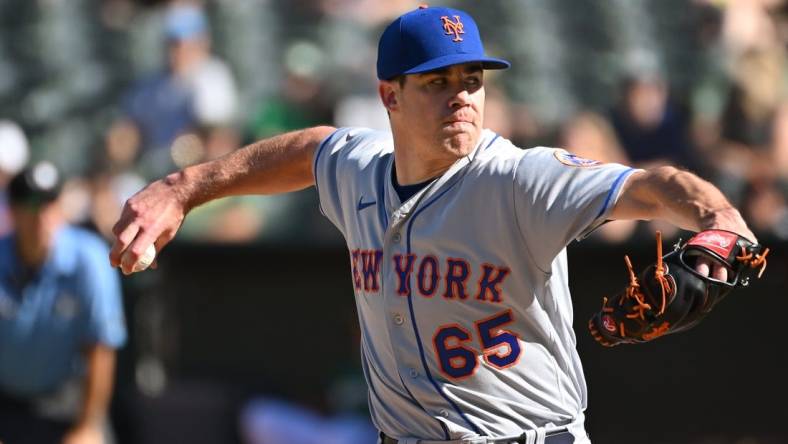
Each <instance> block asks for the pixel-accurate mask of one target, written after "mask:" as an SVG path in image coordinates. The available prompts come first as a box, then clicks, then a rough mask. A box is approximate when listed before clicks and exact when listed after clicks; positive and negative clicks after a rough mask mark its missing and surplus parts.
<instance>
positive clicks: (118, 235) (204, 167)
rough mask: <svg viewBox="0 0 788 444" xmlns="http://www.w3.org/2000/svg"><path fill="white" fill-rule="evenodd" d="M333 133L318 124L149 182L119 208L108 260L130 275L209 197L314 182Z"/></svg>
mask: <svg viewBox="0 0 788 444" xmlns="http://www.w3.org/2000/svg"><path fill="white" fill-rule="evenodd" d="M333 131H334V128H332V127H328V126H321V127H315V128H309V129H305V130H300V131H294V132H291V133H287V134H282V135H279V136H276V137H272V138H270V139H265V140H261V141H259V142H256V143H253V144H251V145H248V146H246V147H244V148H241V149H240V150H237V151H235V152H233V153H230V154H228V155H226V156H224V157H221V158H219V159H216V160H213V161H211V162H206V163H202V164H199V165H195V166H191V167H188V168H185V169H183V170H181V171H178V172H175V173H172V174H170V175H168V176H167V177H164V178H163V179H160V180H157V181H155V182H153V183H151V184H149V185H148V186H147V187H145V188H143V189H142V190H141V191H140V192H138V193H137V194H135V195H134V196H132V197H131V198H130V199H129V200H128V201H127V202H126V204H125V205H124V206H123V211H122V213H121V216H120V219H119V220H118V222H117V223H116V224H115V226H114V227H113V229H112V232H113V234H114V236H115V239H114V242H113V244H112V250H111V251H110V256H109V259H110V263H111V264H112V265H113V266H115V267H117V266H119V267H121V270H122V271H123V272H124V273H131V271H132V268H133V266H134V263H135V262H136V261H137V259H139V257H140V256H141V255H142V254H143V252H144V251H145V249H146V248H147V247H148V246H149V245H151V244H154V245H155V246H156V251H161V249H162V248H164V246H165V245H167V243H169V242H170V241H171V240H172V238H173V237H175V233H176V232H177V231H178V229H179V228H180V226H181V224H182V223H183V219H184V218H185V217H186V215H187V214H188V213H189V211H191V209H192V208H195V207H197V206H199V205H202V204H204V203H206V202H208V201H211V200H214V199H219V198H222V197H226V196H234V195H241V194H276V193H284V192H288V191H296V190H301V189H304V188H306V187H308V186H311V185H313V184H314V180H315V179H314V176H313V172H312V159H313V157H314V153H315V150H316V149H317V147H318V146H319V145H320V142H322V141H323V139H325V138H326V137H328V136H329V135H330V134H331V133H332V132H333ZM126 251H128V253H127V254H124V252H126Z"/></svg>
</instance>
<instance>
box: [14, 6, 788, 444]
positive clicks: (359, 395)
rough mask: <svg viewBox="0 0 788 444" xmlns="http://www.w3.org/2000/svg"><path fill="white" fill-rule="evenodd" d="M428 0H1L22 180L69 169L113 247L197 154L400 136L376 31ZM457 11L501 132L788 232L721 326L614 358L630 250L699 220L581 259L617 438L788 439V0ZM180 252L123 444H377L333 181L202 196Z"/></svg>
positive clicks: (126, 394)
mask: <svg viewBox="0 0 788 444" xmlns="http://www.w3.org/2000/svg"><path fill="white" fill-rule="evenodd" d="M418 3H419V2H414V1H409V0H408V1H406V0H386V1H383V0H290V1H287V0H214V1H205V2H202V3H197V2H165V1H156V0H147V1H143V0H138V1H131V0H0V119H3V121H2V122H0V186H3V185H4V180H5V178H7V177H8V175H9V174H10V173H11V172H12V171H13V170H14V169H16V168H18V166H19V165H20V164H21V163H22V162H24V161H25V160H27V161H35V160H41V159H47V160H51V161H53V162H55V163H56V164H57V165H58V166H59V167H60V168H61V169H62V170H63V171H65V172H66V174H67V176H68V177H69V180H68V183H67V186H66V193H65V196H64V198H65V200H66V203H67V208H68V213H69V218H70V220H71V221H72V222H73V223H75V224H79V225H82V226H86V227H90V228H92V229H94V230H96V231H97V232H99V233H102V234H103V235H104V236H105V237H106V236H108V233H109V229H110V228H111V226H112V224H113V223H114V221H115V219H116V217H117V215H118V214H119V211H120V207H121V205H122V203H123V202H124V201H125V199H126V198H128V197H129V196H130V195H131V194H133V193H134V192H135V191H136V190H138V189H139V188H140V187H142V186H143V185H144V184H145V183H146V182H147V181H149V180H151V179H154V178H157V177H160V176H161V175H163V174H165V173H167V172H168V171H171V170H173V169H175V168H177V167H182V166H186V165H190V164H193V163H196V162H201V161H204V160H208V159H211V158H215V157H217V156H220V155H222V154H224V153H227V152H230V151H232V150H234V149H237V148H238V147H240V146H242V145H244V144H246V143H249V142H252V141H254V140H256V139H258V138H261V137H265V136H269V135H273V134H277V133H279V132H282V131H286V130H290V129H296V128H300V127H303V126H308V125H312V124H318V123H330V124H334V125H338V126H339V125H361V126H372V127H380V128H385V127H386V125H387V122H386V117H385V112H384V111H383V109H382V107H380V106H379V105H378V103H377V97H376V88H375V85H376V79H375V70H374V63H375V52H376V44H377V38H378V36H379V33H380V32H381V30H382V28H383V26H384V25H385V24H386V23H387V22H388V21H389V20H390V19H392V18H393V17H395V16H397V15H399V14H400V13H402V12H404V11H406V10H409V9H412V8H414V7H415V6H416V5H417V4H418ZM442 4H446V5H449V6H456V7H460V8H462V9H465V10H467V11H469V12H470V13H471V14H472V15H474V16H475V17H476V18H477V21H478V22H479V25H480V28H481V30H482V34H483V35H484V37H485V42H486V45H487V51H488V52H489V53H492V54H495V55H500V56H502V57H505V58H508V59H509V60H511V61H512V62H513V67H512V69H510V70H509V71H506V72H502V73H491V74H490V75H489V77H488V92H487V97H488V105H487V106H488V110H487V122H486V123H487V126H489V127H490V128H492V129H494V130H496V131H497V132H498V133H499V134H501V135H503V136H505V137H508V138H510V139H511V140H513V141H514V142H515V143H517V144H518V145H519V146H522V147H530V146H535V145H549V146H562V147H566V148H568V149H570V150H571V151H573V152H575V153H577V154H580V155H584V156H588V157H593V158H597V159H600V160H605V161H620V162H626V163H631V164H634V165H638V166H649V165H658V164H660V163H664V162H670V163H674V164H679V165H681V166H684V167H686V168H689V169H692V170H693V171H695V172H697V173H698V174H700V175H701V176H702V177H705V178H706V179H708V180H710V181H712V182H714V183H715V184H716V185H717V186H719V187H720V188H721V189H722V190H723V191H724V192H725V193H726V194H727V195H728V197H729V198H730V199H731V200H732V201H733V202H734V203H735V204H736V205H737V206H739V207H740V208H741V210H742V212H743V213H744V214H745V217H746V218H747V220H748V221H749V222H750V223H751V225H752V227H753V229H754V231H755V232H756V233H757V234H758V236H759V237H760V239H761V240H762V241H764V242H765V243H766V244H767V245H773V246H774V248H773V250H774V254H773V256H770V259H771V261H770V264H769V268H770V269H769V270H768V271H767V272H766V280H765V281H763V282H758V283H756V284H755V285H753V288H752V289H750V290H749V291H746V292H741V294H737V295H736V296H734V297H732V298H731V299H730V300H728V301H726V303H724V304H722V306H721V307H720V308H719V309H718V310H716V311H715V314H714V315H713V316H711V317H710V318H709V319H708V320H707V321H706V322H705V323H704V325H703V326H702V327H700V328H698V329H696V330H693V331H691V332H688V333H686V334H682V335H678V336H675V337H667V338H664V339H660V341H657V342H655V343H653V344H649V345H648V346H644V347H629V348H626V347H625V348H622V349H614V350H601V347H598V346H596V345H595V344H594V343H593V342H592V341H591V340H590V338H589V336H588V334H587V333H586V331H585V328H584V325H585V319H587V317H588V316H589V315H590V314H591V313H592V311H594V310H595V309H596V307H597V304H598V302H599V300H600V299H601V296H602V295H603V294H606V293H610V292H612V291H616V290H618V289H619V287H621V286H622V285H623V284H624V282H625V279H626V275H625V272H624V266H623V261H621V257H622V255H623V253H624V252H634V254H633V259H635V262H636V263H646V262H647V261H650V260H651V258H650V257H651V254H652V253H651V252H652V251H653V250H652V233H653V231H654V229H655V228H662V229H663V231H666V232H667V233H666V237H667V238H668V240H670V241H671V242H672V241H675V240H676V239H678V238H679V237H681V236H682V235H683V236H684V237H685V238H686V234H682V233H679V232H676V231H675V230H670V229H669V228H667V227H660V226H659V224H645V223H643V224H634V223H613V224H608V225H607V226H605V227H604V228H603V229H602V230H599V232H597V233H596V234H594V236H592V237H591V238H590V239H588V240H586V241H584V242H582V243H579V244H575V245H573V246H572V247H571V248H570V260H571V262H572V266H573V276H572V281H573V284H574V287H573V288H574V295H575V303H576V307H575V313H576V316H577V322H576V324H577V326H578V329H577V333H578V347H579V348H580V351H581V356H582V357H583V359H584V363H585V366H586V372H587V377H588V382H589V388H590V404H589V411H588V422H587V424H588V430H589V431H590V433H591V437H592V438H593V439H594V441H595V442H600V443H665V444H667V443H737V444H745V443H746V444H756V443H760V444H763V443H784V442H788V432H786V431H785V427H784V422H785V419H786V418H788V406H786V403H785V402H784V400H785V399H786V398H788V388H787V387H786V383H785V379H784V375H785V374H786V371H788V363H786V359H785V352H784V348H785V338H786V334H785V329H784V328H782V325H783V323H784V319H783V318H781V317H780V314H782V313H785V312H787V311H788V310H786V308H788V307H786V301H785V297H784V296H785V293H786V292H785V288H786V287H785V279H786V275H787V274H788V273H786V271H788V266H787V265H786V261H785V256H784V254H782V253H781V251H785V247H786V246H788V241H787V240H788V203H787V202H788V101H786V97H788V96H786V92H788V90H787V89H786V86H788V69H786V43H788V5H786V2H785V1H782V0H593V1H592V0H581V1H578V0H522V1H502V0H501V1H485V2H474V1H470V0H468V1H445V2H443V3H442ZM194 8H196V9H194ZM184 11H187V12H184ZM188 11H191V12H188ZM194 11H197V12H196V14H195V13H194ZM17 128H21V129H22V130H23V132H24V134H25V136H26V137H25V138H20V137H18V131H17ZM25 139H26V140H25ZM4 211H5V209H4V207H3V205H2V199H0V234H2V233H7V232H8V231H9V230H11V227H10V226H9V224H8V220H7V218H6V217H5V216H4ZM772 258H773V259H772ZM638 259H640V260H639V261H638ZM160 261H161V266H160V268H159V269H158V270H155V271H150V272H146V273H141V274H138V275H135V276H132V277H130V278H126V279H124V285H125V294H126V314H127V319H128V322H129V328H130V332H131V334H132V337H131V338H132V340H131V342H130V343H129V344H128V345H127V346H126V348H125V349H124V350H122V351H121V355H120V358H121V360H120V365H119V369H118V383H117V389H116V394H115V398H114V403H113V422H114V424H115V430H116V434H117V441H118V442H119V443H121V444H126V443H171V442H191V443H218V442H228V443H236V442H243V443H266V444H277V443H280V442H288V443H294V444H298V443H302V442H303V443H311V442H343V443H353V442H358V441H354V440H355V439H357V438H355V437H357V436H365V433H369V429H368V427H369V426H368V422H367V421H368V420H367V419H366V417H365V411H366V410H365V409H366V405H365V402H366V394H365V390H366V388H365V386H364V384H363V379H362V377H361V375H360V371H359V368H358V365H359V364H358V362H357V361H358V356H357V355H358V353H357V350H356V336H355V335H356V332H355V328H356V327H355V322H356V321H355V312H354V304H353V296H352V291H351V288H350V285H349V284H350V281H349V279H348V276H347V258H346V251H345V249H344V245H343V242H342V239H341V238H340V235H339V234H338V232H336V231H335V230H334V229H333V227H331V226H330V224H329V223H328V221H327V220H325V219H324V218H322V216H320V214H319V212H318V210H317V205H316V196H315V195H314V193H313V192H312V191H304V192H301V193H295V194H292V195H288V196H277V197H254V198H246V197H245V198H238V199H228V200H225V201H220V202H216V203H214V204H211V205H208V206H206V207H202V208H199V209H197V210H195V211H194V213H193V214H192V215H191V216H190V219H188V220H187V223H186V224H185V225H184V227H183V230H182V232H181V233H180V235H179V237H178V238H177V239H176V241H175V242H174V244H172V245H171V246H170V247H169V248H168V249H167V250H165V252H164V254H163V255H162V256H161V258H160ZM619 263H620V264H621V270H620V273H616V274H613V275H611V274H610V270H611V269H612V270H616V269H617V268H616V267H617V264H619ZM299 431H300V432H301V434H298V433H297V432H299ZM373 433H374V432H373ZM278 434H279V435H278ZM281 434H284V435H281ZM301 435H303V437H302V436H301ZM282 436H284V438H282ZM316 438H317V439H316ZM358 439H360V438H358ZM361 442H365V441H361Z"/></svg>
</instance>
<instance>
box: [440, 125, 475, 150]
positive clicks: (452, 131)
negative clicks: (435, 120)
mask: <svg viewBox="0 0 788 444" xmlns="http://www.w3.org/2000/svg"><path fill="white" fill-rule="evenodd" d="M442 139H443V146H444V147H445V148H447V149H448V150H450V151H452V152H455V153H457V154H458V155H462V156H464V155H466V154H469V153H470V152H471V151H473V148H474V147H475V146H476V142H477V141H478V140H479V131H478V130H477V129H476V127H474V126H473V125H471V124H462V125H456V124H453V125H447V126H444V127H443V131H442Z"/></svg>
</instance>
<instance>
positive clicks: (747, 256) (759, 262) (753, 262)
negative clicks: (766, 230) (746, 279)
mask: <svg viewBox="0 0 788 444" xmlns="http://www.w3.org/2000/svg"><path fill="white" fill-rule="evenodd" d="M767 254H769V249H768V248H767V249H765V250H763V254H755V255H753V254H752V252H751V251H750V252H748V251H747V247H742V255H741V256H736V259H737V260H738V261H740V262H743V263H744V265H749V266H750V267H752V268H756V267H761V270H760V271H759V272H758V279H760V278H761V275H762V274H763V272H764V270H766V255H767Z"/></svg>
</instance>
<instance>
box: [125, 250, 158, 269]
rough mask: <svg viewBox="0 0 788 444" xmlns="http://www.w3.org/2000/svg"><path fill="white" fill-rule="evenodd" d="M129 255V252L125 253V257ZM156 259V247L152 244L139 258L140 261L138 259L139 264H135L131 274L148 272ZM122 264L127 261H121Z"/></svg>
mask: <svg viewBox="0 0 788 444" xmlns="http://www.w3.org/2000/svg"><path fill="white" fill-rule="evenodd" d="M127 254H129V251H128V250H127V251H126V252H125V253H123V255H124V256H125V255H127ZM154 259H156V247H155V246H154V245H153V244H150V245H148V248H146V249H145V251H144V252H143V253H142V255H141V256H140V257H139V259H137V262H136V263H135V264H134V267H132V269H131V272H132V273H136V272H138V271H143V270H146V269H147V268H148V267H150V264H152V263H153V260H154ZM121 262H126V261H124V260H123V259H121Z"/></svg>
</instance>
